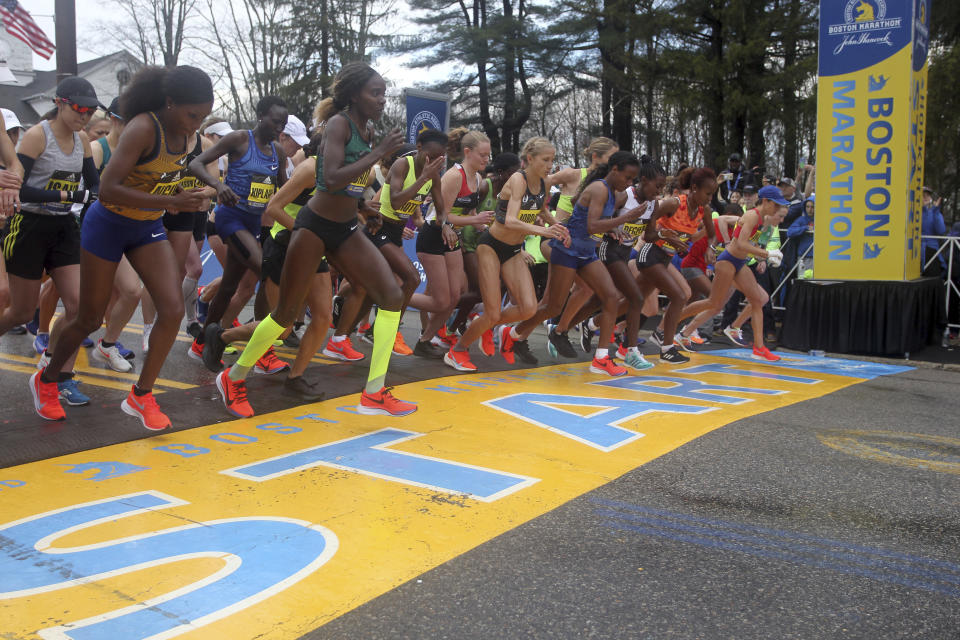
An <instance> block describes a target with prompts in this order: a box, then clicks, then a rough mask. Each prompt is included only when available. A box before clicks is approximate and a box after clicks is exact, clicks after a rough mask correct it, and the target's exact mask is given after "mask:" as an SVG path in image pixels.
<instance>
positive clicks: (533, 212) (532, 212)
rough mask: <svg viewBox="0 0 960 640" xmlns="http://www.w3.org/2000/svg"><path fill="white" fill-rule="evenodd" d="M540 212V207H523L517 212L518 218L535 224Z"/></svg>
mask: <svg viewBox="0 0 960 640" xmlns="http://www.w3.org/2000/svg"><path fill="white" fill-rule="evenodd" d="M539 214H540V210H539V209H521V210H520V211H519V212H517V218H518V219H519V220H520V222H526V223H527V224H533V223H535V222H536V221H537V216H538V215H539Z"/></svg>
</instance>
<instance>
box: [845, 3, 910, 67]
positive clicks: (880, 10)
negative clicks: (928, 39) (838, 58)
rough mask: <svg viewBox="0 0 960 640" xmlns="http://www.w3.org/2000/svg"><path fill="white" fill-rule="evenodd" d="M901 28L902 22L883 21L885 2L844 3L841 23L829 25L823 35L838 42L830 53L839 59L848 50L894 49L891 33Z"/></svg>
mask: <svg viewBox="0 0 960 640" xmlns="http://www.w3.org/2000/svg"><path fill="white" fill-rule="evenodd" d="M902 26H903V18H887V3H886V0H848V2H847V6H846V8H845V9H844V12H843V23H841V24H831V25H830V26H829V28H828V30H827V33H828V34H829V35H831V36H840V37H841V38H842V39H841V41H840V43H839V44H837V45H836V47H835V48H834V50H833V53H834V55H839V54H840V53H842V52H843V50H844V49H846V48H848V47H858V46H863V45H871V44H882V45H886V46H888V47H892V46H894V42H893V38H892V37H891V36H892V32H893V31H894V30H896V29H900V28H901V27H902Z"/></svg>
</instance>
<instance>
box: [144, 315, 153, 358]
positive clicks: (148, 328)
mask: <svg viewBox="0 0 960 640" xmlns="http://www.w3.org/2000/svg"><path fill="white" fill-rule="evenodd" d="M151 331H153V323H152V322H151V323H150V324H146V323H144V324H143V352H144V353H146V352H147V351H149V350H150V332H151Z"/></svg>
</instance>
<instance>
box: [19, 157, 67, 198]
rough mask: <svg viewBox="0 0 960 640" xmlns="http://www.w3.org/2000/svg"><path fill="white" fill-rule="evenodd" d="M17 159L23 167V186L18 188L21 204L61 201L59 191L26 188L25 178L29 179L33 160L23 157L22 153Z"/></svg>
mask: <svg viewBox="0 0 960 640" xmlns="http://www.w3.org/2000/svg"><path fill="white" fill-rule="evenodd" d="M17 157H18V158H20V164H22V165H23V186H21V187H20V201H21V202H60V201H61V200H62V199H63V198H62V197H61V195H60V192H59V191H50V190H48V189H41V188H39V187H28V186H27V178H29V177H30V172H31V171H32V170H33V163H34V160H35V158H31V157H30V156H25V155H23V154H22V153H18V154H17Z"/></svg>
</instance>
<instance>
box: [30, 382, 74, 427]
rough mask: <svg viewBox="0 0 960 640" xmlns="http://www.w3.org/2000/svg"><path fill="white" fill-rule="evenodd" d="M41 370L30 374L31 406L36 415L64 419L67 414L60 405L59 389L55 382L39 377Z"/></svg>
mask: <svg viewBox="0 0 960 640" xmlns="http://www.w3.org/2000/svg"><path fill="white" fill-rule="evenodd" d="M42 373H43V371H37V372H36V373H35V374H33V375H32V376H30V394H31V395H33V407H34V408H35V409H36V410H37V415H38V416H40V417H41V418H43V419H44V420H65V419H66V417H67V414H66V413H64V411H63V407H62V406H60V391H59V390H58V389H57V383H56V382H44V381H43V380H41V379H40V375H41V374H42Z"/></svg>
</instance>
